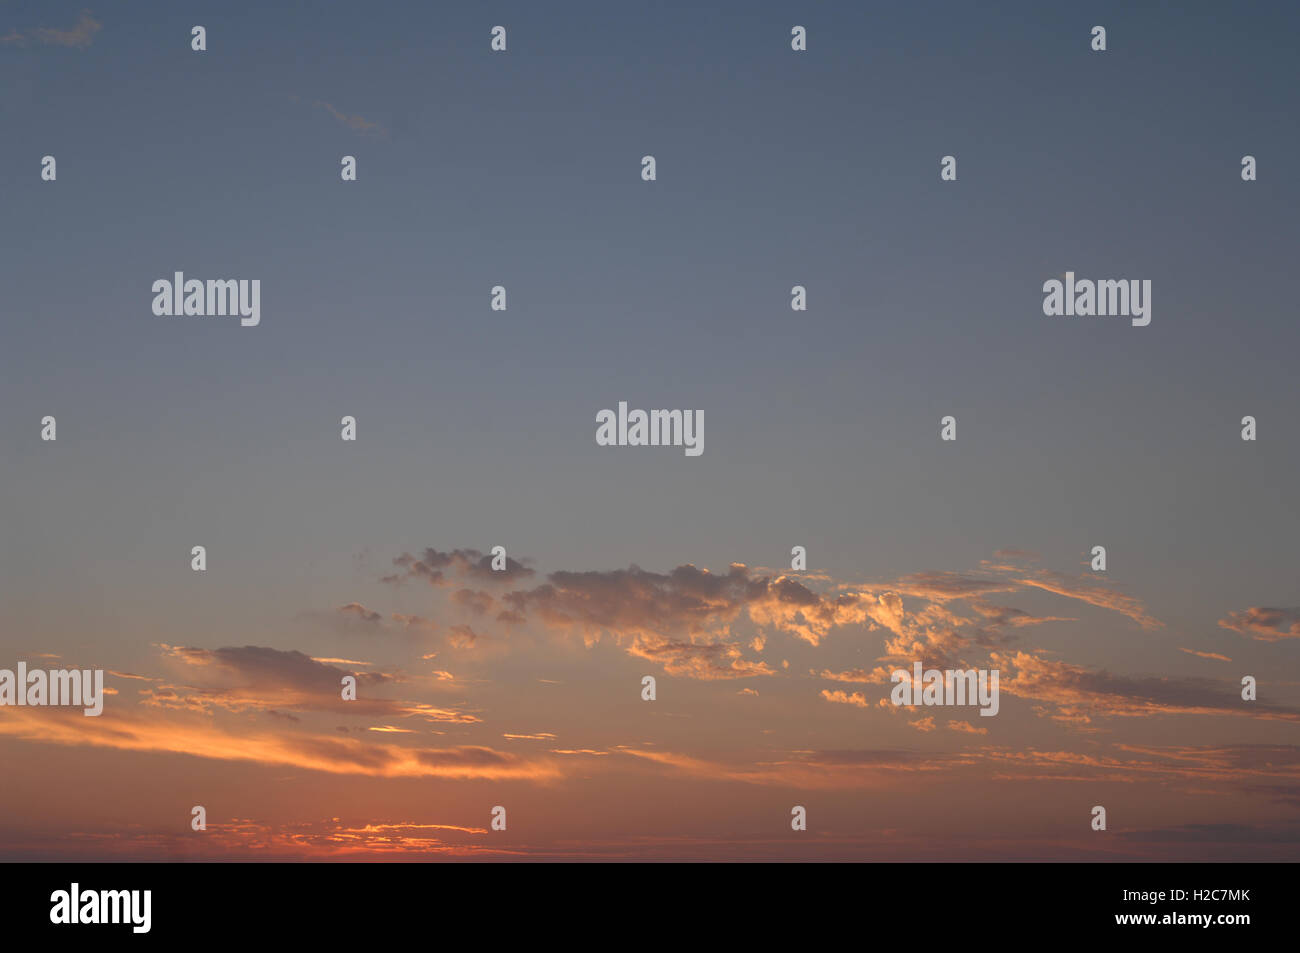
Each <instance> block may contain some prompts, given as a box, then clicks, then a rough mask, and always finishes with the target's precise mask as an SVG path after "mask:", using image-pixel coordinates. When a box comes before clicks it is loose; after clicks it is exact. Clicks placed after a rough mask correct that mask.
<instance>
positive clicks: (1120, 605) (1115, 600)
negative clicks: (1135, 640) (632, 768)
mask: <svg viewBox="0 0 1300 953" xmlns="http://www.w3.org/2000/svg"><path fill="white" fill-rule="evenodd" d="M1017 581H1018V582H1019V583H1020V584H1021V585H1024V586H1032V587H1036V588H1038V589H1044V590H1046V591H1047V592H1053V593H1056V594H1057V595H1058V596H1065V597H1066V598H1068V599H1078V600H1079V601H1081V602H1086V603H1088V604H1089V605H1093V606H1098V607H1100V608H1102V609H1111V610H1113V611H1115V612H1119V613H1122V614H1123V615H1126V616H1128V617H1129V618H1130V619H1132V620H1133V621H1134V622H1136V623H1137V624H1138V625H1140V626H1141V627H1142V628H1144V629H1159V628H1161V627H1163V626H1164V623H1163V622H1161V621H1160V620H1159V619H1156V618H1155V617H1153V616H1152V615H1150V614H1149V613H1148V612H1147V611H1146V609H1144V608H1143V606H1142V603H1141V602H1140V601H1139V600H1137V599H1134V598H1133V597H1132V596H1126V595H1123V594H1122V593H1118V592H1115V591H1114V590H1113V589H1108V588H1106V587H1105V586H1102V585H1100V584H1098V583H1095V582H1090V581H1084V580H1082V579H1079V578H1077V577H1067V576H1064V575H1062V574H1061V573H1055V572H1049V571H1047V570H1040V571H1039V572H1038V573H1036V574H1035V575H1033V576H1022V577H1021V578H1020V579H1019V580H1017Z"/></svg>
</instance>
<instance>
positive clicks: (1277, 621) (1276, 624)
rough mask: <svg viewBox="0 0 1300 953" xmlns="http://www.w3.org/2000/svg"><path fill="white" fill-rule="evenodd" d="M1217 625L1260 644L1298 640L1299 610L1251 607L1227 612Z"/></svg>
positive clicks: (1299, 635)
mask: <svg viewBox="0 0 1300 953" xmlns="http://www.w3.org/2000/svg"><path fill="white" fill-rule="evenodd" d="M1219 625H1221V626H1222V627H1223V628H1225V629H1231V630H1232V631H1233V632H1237V633H1239V634H1241V635H1244V636H1248V637H1249V638H1252V639H1255V640H1257V641H1260V642H1279V641H1281V640H1282V639H1300V609H1294V608H1293V609H1267V608H1263V607H1254V606H1252V607H1251V608H1249V609H1246V610H1244V611H1234V612H1229V613H1228V615H1227V617H1226V618H1223V619H1220V620H1219Z"/></svg>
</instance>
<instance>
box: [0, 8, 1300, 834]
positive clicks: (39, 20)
mask: <svg viewBox="0 0 1300 953" xmlns="http://www.w3.org/2000/svg"><path fill="white" fill-rule="evenodd" d="M451 6H452V5H446V4H396V3H391V4H387V3H379V4H374V5H371V6H367V7H365V8H364V9H360V8H357V7H354V6H337V7H335V6H317V5H309V4H294V5H289V4H279V5H271V4H267V5H262V4H220V5H207V4H185V3H166V4H162V3H157V4H146V3H140V4H132V5H131V7H130V9H129V10H126V9H121V10H119V9H113V8H108V7H105V8H97V7H94V6H92V7H90V8H88V9H87V8H86V7H85V5H83V4H61V3H14V2H10V3H0V71H2V75H3V82H0V122H3V127H4V129H5V131H6V135H5V136H4V137H3V146H2V147H0V183H2V184H3V191H2V192H0V205H2V206H3V213H4V222H5V228H4V230H3V236H4V238H3V241H4V255H3V264H2V265H0V283H2V285H3V289H4V303H3V310H2V311H0V314H2V317H3V340H4V347H3V348H0V448H2V452H0V531H2V534H3V540H4V542H3V546H2V547H0V606H3V625H0V650H2V651H0V667H8V668H12V667H14V666H15V665H16V663H17V661H18V660H20V659H26V660H27V661H28V662H29V664H36V663H38V662H40V661H41V660H42V659H43V657H44V656H45V655H49V656H57V659H44V663H48V664H51V665H67V666H75V667H102V668H105V669H107V670H110V671H111V672H115V673H121V674H117V675H110V676H109V677H108V684H109V685H110V686H111V687H113V688H114V689H116V691H117V694H116V695H113V696H111V697H110V698H109V699H108V701H107V705H106V711H105V714H104V715H103V716H102V717H101V718H99V719H93V718H84V717H83V716H81V715H80V713H79V712H78V713H76V714H75V715H74V714H70V713H68V712H61V711H42V710H33V709H24V710H19V709H8V708H6V709H0V758H3V760H4V763H5V764H6V765H7V766H8V768H7V769H6V784H5V785H3V786H0V818H2V820H0V856H4V857H8V858H52V857H59V858H74V857H88V858H109V857H114V858H116V857H140V858H152V859H164V858H174V857H194V858H203V857H221V858H233V859H241V858H247V857H250V856H265V857H277V858H288V857H313V858H333V857H365V858H376V857H389V856H394V857H400V858H403V859H423V858H426V857H436V856H443V855H444V854H445V855H447V856H456V857H473V856H479V855H482V856H488V857H617V858H654V859H693V858H701V859H742V858H743V859H751V858H752V859H805V858H808V859H812V858H822V859H832V858H833V859H841V858H853V859H959V860H980V859H1017V858H1039V859H1073V858H1108V859H1110V858H1138V859H1164V858H1169V859H1190V860H1199V859H1206V860H1210V859H1214V860H1218V859H1260V858H1268V859H1295V857H1296V856H1297V853H1300V851H1298V850H1297V845H1298V844H1300V823H1297V814H1296V812H1297V809H1300V748H1297V747H1296V744H1297V734H1296V729H1297V726H1298V725H1300V656H1298V655H1297V651H1298V646H1300V642H1298V641H1297V639H1298V638H1300V608H1296V607H1297V606H1300V579H1297V565H1298V564H1300V563H1298V561H1297V559H1296V557H1295V549H1296V540H1297V539H1298V538H1300V513H1298V512H1297V507H1296V505H1295V502H1294V499H1295V497H1294V495H1295V477H1296V474H1297V473H1300V450H1298V449H1297V448H1300V440H1298V439H1297V437H1298V436H1300V424H1298V422H1297V420H1296V414H1295V412H1296V408H1297V406H1298V403H1297V400H1296V390H1295V355H1296V353H1297V344H1300V332H1298V331H1297V328H1296V321H1295V317H1296V316H1295V308H1296V296H1295V294H1294V292H1293V291H1292V290H1291V289H1290V288H1289V284H1288V281H1289V276H1290V275H1291V273H1292V271H1293V270H1294V263H1293V260H1292V259H1293V257H1294V254H1295V250H1296V248H1297V247H1300V243H1297V240H1296V238H1297V235H1296V221H1295V210H1296V209H1297V208H1300V186H1298V185H1297V177H1296V175H1295V172H1294V169H1293V167H1292V166H1293V164H1294V162H1295V157H1296V156H1298V155H1300V141H1298V140H1300V135H1298V134H1297V129H1296V123H1295V116H1296V115H1297V107H1298V106H1300V102H1298V101H1297V100H1298V99H1300V96H1298V95H1297V90H1298V89H1300V62H1298V61H1297V59H1296V57H1295V55H1294V50H1293V45H1294V37H1295V36H1296V34H1297V31H1298V30H1300V9H1298V8H1297V7H1296V6H1295V5H1294V4H1283V3H1238V4H1233V5H1231V7H1230V8H1228V7H1225V6H1224V5H1221V4H1186V5H1184V4H1155V3H1146V4H1133V3H1090V4H1086V5H1078V4H1071V5H1068V9H1067V5H1061V8H1060V9H1050V8H1046V7H1045V5H1043V4H1039V3H1006V4H999V5H997V9H994V10H989V9H977V8H976V6H975V5H970V4H958V3H945V4H937V3H935V4H930V3H924V4H918V3H895V4H870V5H867V4H848V3H844V4H825V3H818V4H801V3H744V4H741V3H734V4H725V5H724V4H717V5H711V6H712V9H709V10H702V9H699V8H698V6H697V5H695V4H685V3H683V4H676V3H655V4H630V3H629V4H622V3H620V4H610V3H555V4H545V5H538V4H524V3H494V4H492V5H490V8H480V7H479V6H478V5H475V4H459V5H455V7H456V8H454V9H453V8H451ZM196 23H198V24H203V25H204V26H205V27H206V28H207V31H208V50H207V52H204V53H195V52H192V51H191V50H190V46H189V36H190V27H191V26H193V25H194V24H196ZM498 23H500V24H503V25H505V26H506V27H507V29H508V31H509V52H508V53H505V54H493V53H491V52H490V50H489V47H488V44H489V30H490V28H491V27H492V26H493V25H495V24H498ZM796 23H798V24H802V25H804V26H806V27H807V28H808V32H809V41H808V47H809V49H808V52H806V53H798V54H796V53H793V52H791V50H790V48H789V38H790V28H791V26H792V25H794V24H796ZM1094 24H1102V25H1104V26H1105V27H1106V28H1107V31H1108V45H1109V49H1108V50H1107V52H1105V53H1093V52H1091V51H1090V50H1089V31H1090V29H1091V27H1092V26H1093V25H1094ZM47 154H50V155H54V156H55V157H56V158H57V161H58V180H57V182H54V183H49V182H43V181H41V179H40V175H39V173H40V160H41V157H42V156H44V155H47ZM646 154H653V155H654V156H655V157H656V159H657V162H658V181H656V182H653V183H646V182H643V181H641V179H640V159H641V156H643V155H646ZM947 154H952V155H955V156H956V157H957V160H958V171H959V177H958V181H957V182H955V183H944V182H940V180H939V175H938V172H939V159H940V157H941V156H943V155H947ZM1246 154H1251V155H1254V156H1256V157H1257V159H1258V162H1259V180H1258V181H1257V182H1253V183H1244V182H1242V181H1241V178H1240V161H1241V157H1242V156H1243V155H1246ZM343 155H354V156H356V157H357V161H358V170H359V180H358V181H357V182H355V183H344V182H341V181H340V179H339V160H340V157H341V156H343ZM178 270H179V271H184V272H185V273H186V275H187V277H198V278H226V277H237V278H258V279H260V280H261V282H262V320H261V324H260V326H258V327H256V328H241V327H239V326H238V322H237V321H235V320H232V319H211V320H209V319H204V318H189V319H185V318H163V317H155V316H154V315H153V314H152V312H151V308H150V305H151V302H152V298H153V295H152V293H151V290H150V288H151V285H152V283H153V281H154V280H155V279H158V278H170V277H171V275H172V273H173V272H174V271H178ZM1066 270H1071V271H1074V272H1075V273H1076V274H1077V275H1079V276H1080V277H1092V278H1112V277H1115V278H1118V277H1127V278H1147V279H1150V280H1151V281H1152V284H1153V312H1152V321H1151V324H1150V325H1149V326H1148V327H1145V328H1135V327H1131V326H1130V325H1129V322H1128V321H1127V320H1126V319H1119V318H1095V319H1078V318H1075V319H1067V318H1051V317H1045V316H1044V315H1043V313H1042V291H1041V287H1042V283H1043V282H1044V281H1045V280H1047V279H1049V278H1052V277H1055V276H1059V275H1060V274H1062V273H1063V272H1065V271H1066ZM496 284H503V285H505V286H506V287H507V288H508V291H509V310H508V311H506V312H494V311H491V310H490V309H489V306H488V305H489V289H490V288H491V287H492V286H493V285H496ZM795 284H802V285H805V286H806V287H807V288H808V300H809V309H808V311H807V312H803V313H794V312H792V311H791V310H790V306H789V301H790V288H791V286H792V285H795ZM620 400H626V401H628V402H629V403H630V405H631V406H633V407H645V408H649V407H665V408H692V409H695V408H699V409H703V410H704V414H705V430H704V436H705V443H704V446H705V449H704V453H703V455H702V456H700V457H698V458H689V457H686V456H684V455H683V454H682V453H681V451H680V450H672V449H665V448H659V449H634V448H619V449H611V448H607V447H599V446H597V445H596V443H595V439H594V435H595V415H596V413H597V411H599V410H601V409H602V408H606V407H615V406H617V403H618V402H619V401H620ZM47 414H50V415H54V416H56V417H57V418H58V428H59V430H58V440H57V442H55V443H47V442H42V441H41V440H40V425H39V422H40V419H41V418H42V417H43V416H45V415H47ZM345 414H349V415H354V416H355V417H356V418H357V420H358V424H359V439H358V441H357V442H356V443H355V444H350V443H344V442H342V441H341V440H340V439H339V419H340V417H342V416H343V415H345ZM945 414H954V415H955V416H956V417H957V419H958V440H957V441H956V442H955V443H943V442H941V441H940V440H939V420H940V418H941V417H942V416H944V415H945ZM1247 414H1249V415H1253V416H1255V417H1256V418H1257V420H1258V422H1259V439H1258V441H1257V442H1255V443H1246V442H1243V441H1242V440H1241V439H1240V437H1239V432H1240V420H1241V418H1242V416H1244V415H1247ZM200 544H201V545H204V546H206V547H207V550H208V560H209V564H208V565H209V568H208V571H207V572H206V573H201V574H200V573H194V572H192V571H191V570H190V555H189V554H190V548H191V547H192V546H194V545H200ZM495 545H503V546H505V547H506V548H507V550H508V551H509V553H510V555H511V556H512V557H513V558H514V559H516V560H519V561H520V564H519V567H517V569H516V571H512V572H511V573H508V574H505V578H502V576H501V574H497V575H495V576H493V575H491V574H484V573H482V572H480V570H479V567H478V563H477V557H476V556H474V555H473V554H472V553H469V551H477V552H478V553H480V554H481V553H486V552H487V551H489V550H490V549H491V547H492V546H495ZM794 545H803V546H806V547H807V549H808V556H809V572H807V573H803V574H789V576H790V578H789V579H788V580H787V581H785V582H781V581H779V579H780V577H781V575H782V574H783V572H787V573H788V570H783V568H782V567H787V566H788V565H789V558H790V557H789V553H790V549H791V547H792V546H794ZM1094 545H1104V546H1106V548H1107V551H1108V561H1109V571H1108V572H1107V573H1106V574H1105V575H1104V576H1103V575H1100V574H1094V573H1092V572H1090V571H1089V569H1088V566H1087V560H1088V552H1089V550H1090V549H1091V547H1092V546H1094ZM428 550H432V554H430V555H428V556H427V557H426V551H428ZM456 551H460V553H461V556H459V557H454V558H450V559H449V562H448V565H447V567H446V571H445V575H444V576H443V577H442V578H441V579H439V580H437V581H436V582H437V584H430V582H429V579H428V577H427V576H426V575H421V574H420V573H418V572H417V573H415V574H411V573H410V572H407V571H405V570H409V569H410V567H411V562H410V561H407V562H406V563H405V564H404V565H399V564H395V562H394V561H395V560H401V559H402V557H403V556H404V555H407V554H409V555H410V556H411V557H412V559H414V560H424V561H425V563H426V564H427V565H431V564H433V563H437V562H438V561H439V560H440V559H442V555H443V554H449V553H453V552H456ZM733 563H741V564H744V565H745V566H746V567H748V568H747V569H746V570H744V571H743V572H740V571H735V573H733V574H732V575H731V576H730V577H729V576H728V573H729V572H730V570H729V568H728V567H729V566H730V565H731V564H733ZM630 566H636V567H640V569H641V570H642V571H643V572H644V573H645V574H649V575H643V574H637V573H633V574H629V573H627V572H626V570H628V568H629V567H630ZM688 566H693V567H699V569H700V570H704V569H707V570H709V572H710V576H708V577H705V576H703V575H702V574H700V573H698V572H696V571H693V570H691V569H678V567H688ZM675 570H676V574H674V572H675ZM570 573H591V575H587V576H572V575H568V574H570ZM556 574H559V575H556ZM392 576H398V577H399V578H397V579H389V580H388V581H385V577H392ZM727 578H730V580H731V581H730V583H728V582H727V581H726V579H727ZM547 585H550V586H551V587H552V589H551V590H545V589H541V588H540V587H545V586H547ZM463 593H469V595H465V594H463ZM479 593H483V594H485V595H479ZM512 593H514V594H515V595H513V596H512V595H511V594H512ZM839 596H844V597H846V598H847V599H848V600H849V602H850V603H851V606H852V608H851V609H850V608H845V607H844V605H843V604H840V608H838V609H837V608H835V603H834V602H833V600H835V599H836V598H837V597H839ZM800 606H802V610H800V609H798V607H800ZM1003 610H1007V611H1003ZM1012 610H1015V611H1012ZM1265 610H1277V611H1275V612H1269V611H1265ZM511 611H513V612H514V613H515V615H512V616H506V617H505V618H503V617H502V613H503V612H511ZM412 617H419V620H420V621H413V620H412ZM466 627H468V628H466ZM471 632H472V637H471V635H470V633H471ZM292 653H301V654H297V655H295V654H292ZM1197 653H1201V654H1197ZM1215 656H1221V657H1222V658H1218V657H1215ZM912 658H922V659H923V660H926V661H932V662H935V663H939V662H943V663H952V664H954V665H955V664H958V663H960V664H961V665H963V666H976V667H995V668H999V669H1000V670H1001V671H1002V710H1001V713H1000V714H999V716H998V717H996V718H979V717H974V712H973V711H967V710H950V709H932V710H916V711H907V712H902V711H896V710H892V709H885V708H882V707H880V706H879V704H878V702H879V701H880V699H882V698H885V697H886V696H887V694H888V689H889V682H888V676H887V674H886V675H884V676H883V677H882V675H881V671H887V670H888V668H891V667H893V666H894V665H895V664H899V665H902V666H903V667H909V666H910V659H912ZM313 660H343V661H313ZM361 663H364V664H361ZM330 668H334V669H338V670H339V671H338V672H332V671H330ZM345 672H357V673H362V672H365V673H378V675H380V676H386V677H372V678H370V679H368V680H363V686H362V702H358V703H356V704H355V705H354V706H352V707H349V705H348V704H345V703H343V702H341V701H339V700H338V699H337V690H336V689H333V688H331V687H330V686H332V685H337V682H338V677H337V676H338V675H341V674H343V673H345ZM855 672H857V673H858V680H857V681H848V680H842V679H837V678H834V677H831V676H830V675H827V674H825V673H832V674H839V675H840V676H845V675H846V674H847V675H852V674H854V673H855ZM645 674H653V675H655V676H656V677H657V678H658V679H659V698H658V700H657V701H656V702H654V703H653V704H651V703H646V702H642V701H641V700H640V679H641V676H642V675H645ZM1246 674H1250V675H1254V676H1256V677H1257V678H1259V679H1260V689H1259V700H1258V701H1257V702H1256V703H1254V705H1253V707H1252V706H1249V705H1247V704H1246V703H1242V702H1241V701H1240V699H1239V697H1238V692H1239V688H1238V685H1239V681H1240V678H1241V676H1242V675H1246ZM128 676H130V677H128ZM837 692H842V693H843V695H837V694H835V693H837ZM753 693H756V694H753ZM828 693H829V694H828ZM855 693H857V698H859V699H860V700H861V702H862V703H861V704H855V703H854V699H855ZM837 699H847V701H844V700H837ZM363 702H364V704H363ZM927 719H929V720H927ZM959 722H960V723H963V724H966V725H968V727H970V728H974V729H976V730H981V729H982V730H984V731H985V732H986V733H984V734H975V733H971V732H969V731H967V730H963V729H960V728H953V727H952V725H953V724H955V723H959ZM389 728H399V729H403V730H401V731H390V730H387V729H389ZM377 729H381V730H377ZM195 804H202V805H204V806H205V807H206V808H207V811H208V818H209V830H208V831H207V832H205V833H203V834H198V833H193V832H191V831H190V830H189V816H190V807H191V806H192V805H195ZM497 804H501V805H504V806H506V807H507V809H508V812H509V819H510V823H509V829H508V830H507V831H506V832H492V833H489V832H487V831H486V830H485V828H486V827H487V824H488V820H489V813H488V812H489V811H490V809H491V807H492V806H494V805H497ZM794 804H802V805H805V806H806V807H807V808H808V812H809V830H808V831H807V832H806V834H795V833H793V832H791V831H790V829H789V812H790V807H791V806H792V805H794ZM1095 804H1102V805H1105V806H1106V807H1107V811H1108V814H1109V825H1110V830H1108V831H1107V832H1106V833H1104V834H1103V833H1100V832H1093V831H1091V830H1090V828H1089V820H1090V815H1089V811H1090V809H1091V808H1092V806H1093V805H1095ZM439 825H440V826H439ZM440 852H443V853H440Z"/></svg>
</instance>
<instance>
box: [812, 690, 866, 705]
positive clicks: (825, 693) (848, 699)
mask: <svg viewBox="0 0 1300 953" xmlns="http://www.w3.org/2000/svg"><path fill="white" fill-rule="evenodd" d="M821 695H822V698H824V699H826V700H827V701H828V702H837V703H839V704H841V705H854V706H856V707H857V708H867V707H870V704H871V703H870V702H868V701H867V699H866V696H865V695H863V694H862V693H861V692H854V693H853V694H851V695H850V694H849V693H848V692H842V691H831V690H829V689H826V688H823V689H822V692H821Z"/></svg>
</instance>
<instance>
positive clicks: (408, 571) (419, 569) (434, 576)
mask: <svg viewBox="0 0 1300 953" xmlns="http://www.w3.org/2000/svg"><path fill="white" fill-rule="evenodd" d="M492 559H493V557H492V556H490V555H486V556H485V555H484V554H483V553H481V552H479V551H478V550H477V549H453V550H452V551H451V552H446V553H443V552H439V551H438V550H436V549H426V550H425V551H424V552H423V553H422V554H420V555H419V556H413V555H411V554H410V553H402V555H400V556H398V557H396V558H395V559H394V560H393V565H394V566H396V567H397V568H398V570H399V571H398V572H396V573H393V574H392V575H389V576H384V577H383V578H382V579H381V580H380V581H381V582H386V583H392V584H400V583H404V582H410V581H413V580H414V581H419V582H425V583H427V584H429V585H430V586H435V587H441V586H452V585H457V584H459V583H460V582H462V581H464V580H469V581H472V582H475V583H478V584H480V585H481V584H505V583H512V582H518V581H519V580H521V579H526V578H528V577H529V576H532V575H533V570H532V569H530V568H528V567H527V566H525V565H523V564H522V563H521V562H519V561H518V560H516V559H514V558H513V557H510V556H507V557H506V562H505V568H504V569H500V570H494V569H493V568H492ZM485 595H486V593H485Z"/></svg>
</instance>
